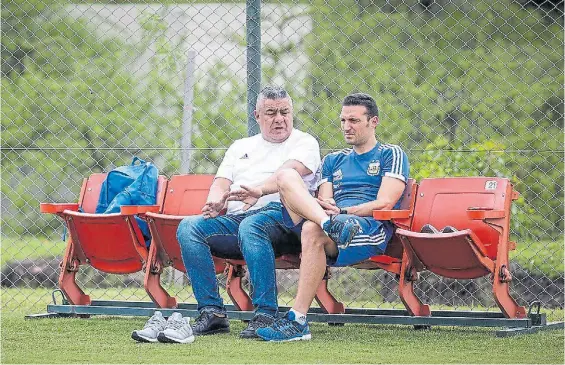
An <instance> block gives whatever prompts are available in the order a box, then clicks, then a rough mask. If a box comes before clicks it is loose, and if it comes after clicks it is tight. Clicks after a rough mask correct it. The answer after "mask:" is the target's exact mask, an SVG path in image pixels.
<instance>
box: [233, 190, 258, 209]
mask: <svg viewBox="0 0 565 365" xmlns="http://www.w3.org/2000/svg"><path fill="white" fill-rule="evenodd" d="M262 196H263V191H262V190H261V189H260V188H259V187H251V186H246V185H241V187H240V189H237V190H234V191H232V192H230V193H229V196H228V200H237V201H240V202H244V203H245V205H244V206H243V210H244V211H246V210H247V209H249V208H251V207H252V206H254V205H255V203H257V201H258V200H259V198H261V197H262Z"/></svg>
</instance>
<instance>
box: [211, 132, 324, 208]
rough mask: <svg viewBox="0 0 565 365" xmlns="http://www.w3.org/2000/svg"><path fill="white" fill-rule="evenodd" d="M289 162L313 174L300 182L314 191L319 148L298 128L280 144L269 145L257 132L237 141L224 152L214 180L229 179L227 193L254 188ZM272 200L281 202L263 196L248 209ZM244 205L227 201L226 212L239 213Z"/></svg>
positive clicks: (313, 139) (304, 177)
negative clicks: (216, 178) (244, 186)
mask: <svg viewBox="0 0 565 365" xmlns="http://www.w3.org/2000/svg"><path fill="white" fill-rule="evenodd" d="M288 160H296V161H299V162H301V163H302V164H304V166H306V167H307V168H308V169H309V170H310V171H312V174H309V175H307V176H303V177H302V179H303V180H304V182H305V183H306V186H307V187H308V189H309V190H310V191H314V189H315V188H316V183H317V181H316V177H317V175H316V172H317V171H318V168H319V167H320V146H319V145H318V141H316V139H315V138H314V137H312V136H311V135H309V134H308V133H304V132H302V131H299V130H298V129H293V130H292V132H291V133H290V136H289V137H288V138H287V139H286V141H284V142H282V143H272V142H268V141H266V140H264V139H263V136H262V135H261V134H260V133H259V134H257V135H255V136H253V137H248V138H242V139H238V140H237V141H235V142H234V143H233V144H232V145H231V146H230V148H229V149H228V150H227V152H226V154H225V156H224V159H223V161H222V163H221V164H220V167H219V168H218V171H217V172H216V177H223V178H226V179H228V180H230V181H231V182H232V184H231V186H230V191H231V190H235V189H238V188H239V187H240V185H248V186H249V185H250V186H256V185H258V184H259V183H261V182H263V181H265V180H266V179H267V178H269V177H270V176H271V175H272V174H273V173H274V172H275V171H276V170H277V169H278V168H279V167H281V166H282V165H283V164H284V163H285V162H286V161H288ZM273 201H277V202H278V201H280V196H279V193H275V194H270V195H265V196H262V197H261V198H260V199H259V200H258V201H257V203H256V204H255V205H254V206H252V207H251V208H250V210H253V209H259V208H261V207H264V206H265V205H267V204H268V203H270V202H273ZM243 206H244V203H242V202H239V201H230V202H228V213H230V214H238V213H242V212H243V211H242V208H243Z"/></svg>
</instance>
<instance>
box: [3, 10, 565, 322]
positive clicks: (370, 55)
mask: <svg viewBox="0 0 565 365" xmlns="http://www.w3.org/2000/svg"><path fill="white" fill-rule="evenodd" d="M245 32H246V6H245V4H244V3H228V2H216V3H210V4H209V3H204V2H200V1H199V2H197V3H196V4H176V3H173V2H168V3H167V4H165V5H148V4H144V3H139V4H132V3H131V2H127V3H126V2H122V1H118V0H116V1H111V2H108V3H100V2H92V3H80V4H68V3H61V2H57V1H39V0H27V1H25V0H11V1H10V0H8V1H5V2H3V6H2V50H1V51H2V91H1V95H2V112H1V116H2V142H1V164H2V197H1V209H2V210H1V213H2V221H1V223H2V246H1V247H2V248H1V254H2V255H1V262H2V306H6V305H9V304H12V305H13V304H16V305H17V306H20V307H24V308H25V307H26V306H31V305H33V304H36V303H37V302H42V303H48V302H49V301H50V300H51V297H50V295H48V294H47V293H48V291H45V290H44V291H38V290H36V289H34V288H55V287H56V285H57V276H58V271H59V262H60V260H61V257H62V255H63V252H64V248H65V242H63V241H62V240H61V234H62V231H63V224H62V222H61V221H60V220H58V219H57V218H54V217H51V216H48V215H40V214H39V203H40V202H68V201H70V202H72V201H76V199H77V197H78V194H79V190H80V185H81V181H82V179H83V178H84V177H86V176H88V175H89V174H91V173H93V172H103V171H109V170H110V169H112V168H113V167H115V166H120V165H125V164H128V163H129V162H130V161H131V158H132V156H133V155H135V156H139V157H141V158H144V159H146V160H150V161H153V162H154V163H155V165H156V166H157V167H158V168H159V169H160V173H162V174H165V175H167V176H169V177H170V176H171V175H173V174H179V173H186V172H192V173H214V172H215V171H216V169H217V167H218V165H219V163H220V161H221V159H222V157H223V155H224V153H225V151H226V149H227V147H228V146H229V145H230V144H231V143H232V141H233V140H235V139H237V138H241V137H244V136H245V135H246V134H247V109H246V102H247V101H246V95H247V94H246V92H247V90H246V47H245V46H246V38H245ZM261 45H262V47H261V67H262V74H261V78H262V80H261V81H262V82H261V83H262V85H265V84H277V85H282V86H284V87H286V89H287V90H288V91H289V93H290V94H291V96H292V98H293V100H294V107H295V115H294V118H295V126H296V127H297V128H299V129H302V130H304V131H308V132H310V133H311V134H312V135H314V136H315V137H316V138H317V139H318V140H319V142H320V146H321V147H322V154H323V155H325V154H327V153H328V152H331V151H333V150H336V149H339V148H343V147H345V144H344V142H343V138H342V135H341V133H340V131H339V119H338V117H339V112H340V106H339V105H340V102H341V100H342V99H343V97H344V96H345V95H347V94H348V93H350V92H354V91H363V92H368V93H369V94H371V95H373V96H374V97H375V98H376V100H377V103H378V105H379V108H380V113H381V118H380V119H381V123H380V125H379V127H378V129H377V133H378V139H379V140H382V141H385V142H387V143H395V144H399V145H400V146H402V148H403V149H404V150H405V151H406V152H407V154H408V156H409V158H410V162H411V176H412V177H415V178H416V179H418V180H420V179H422V178H425V177H442V176H473V175H482V176H504V177H509V178H510V179H511V180H512V182H513V183H514V184H515V186H516V188H517V190H518V191H520V192H521V197H520V199H519V200H518V201H517V202H515V204H514V206H513V212H512V213H513V216H512V237H511V238H512V239H513V240H515V241H517V243H518V244H517V249H516V250H515V251H513V252H512V253H511V261H512V264H511V265H512V270H513V274H514V280H513V283H512V285H511V288H512V291H513V295H514V296H515V297H516V298H517V300H518V302H519V303H520V304H521V305H528V303H530V302H532V301H533V300H540V301H541V303H542V306H543V307H544V308H547V309H548V310H549V311H554V310H555V309H557V308H561V309H562V308H563V301H564V300H563V296H564V290H563V276H564V269H563V260H562V259H563V248H564V247H563V181H564V174H563V162H564V160H563V157H564V151H563V61H564V57H563V1H561V0H553V1H543V0H537V1H528V0H520V1H515V0H501V1H483V0H477V1H473V2H469V1H464V0H435V1H429V0H420V1H397V0H387V1H385V0H383V1H379V0H355V1H353V0H351V1H342V0H328V1H321V0H316V1H313V2H306V1H298V0H296V1H295V2H293V1H281V2H279V1H277V2H268V3H264V4H262V5H261ZM277 275H278V284H279V294H280V295H279V304H280V305H288V304H290V303H291V302H292V299H293V296H294V294H295V291H296V285H297V278H298V273H297V271H296V270H279V271H278V272H277ZM219 279H220V280H222V278H221V277H220V278H219ZM142 280H143V278H142V274H141V273H138V274H133V275H128V276H125V275H106V274H103V273H100V272H97V271H96V270H93V269H89V268H88V267H85V266H82V267H81V271H80V273H79V277H78V281H79V283H80V285H81V286H82V287H84V288H85V290H86V292H87V293H90V294H91V296H92V297H93V298H104V299H116V300H148V297H147V295H146V294H145V292H144V290H143V285H142ZM163 281H164V284H165V286H166V289H167V290H168V291H169V292H170V293H171V294H172V295H175V296H177V298H178V299H179V300H180V301H184V302H193V301H194V298H193V296H192V291H191V290H190V287H189V286H188V285H186V284H187V279H186V278H185V277H184V276H183V275H182V274H180V273H178V272H175V271H173V270H171V269H167V270H166V271H165V273H164V275H163ZM396 287H397V281H396V279H395V277H394V276H393V275H390V274H389V273H386V272H384V271H382V270H377V271H365V270H356V269H350V268H342V269H333V270H332V279H331V280H330V290H331V291H332V292H333V293H334V294H335V295H336V297H337V298H338V299H339V300H341V301H343V302H344V304H345V305H346V306H354V307H368V308H375V307H383V306H386V307H396V308H403V306H402V304H401V303H400V302H399V299H398V296H397V294H396ZM38 293H40V294H38ZM417 294H418V295H420V296H421V297H422V299H423V300H425V301H426V302H428V303H430V304H432V305H434V306H435V307H437V308H442V307H450V308H451V307H455V308H460V307H464V308H469V307H470V308H477V307H479V308H485V307H486V308H491V309H494V308H495V307H496V306H495V304H494V302H493V300H492V299H491V286H489V279H488V278H484V279H478V280H469V281H458V282H455V281H451V280H445V279H441V278H439V277H437V276H435V275H433V274H429V273H425V274H423V275H422V277H421V280H420V281H419V284H418V286H417Z"/></svg>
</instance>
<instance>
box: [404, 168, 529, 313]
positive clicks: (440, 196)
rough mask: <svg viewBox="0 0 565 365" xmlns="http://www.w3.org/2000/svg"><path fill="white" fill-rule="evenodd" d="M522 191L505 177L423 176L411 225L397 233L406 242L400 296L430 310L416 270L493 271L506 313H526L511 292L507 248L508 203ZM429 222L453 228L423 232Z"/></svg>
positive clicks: (417, 309) (469, 274)
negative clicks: (417, 286) (418, 292)
mask: <svg viewBox="0 0 565 365" xmlns="http://www.w3.org/2000/svg"><path fill="white" fill-rule="evenodd" d="M517 197H518V193H517V192H516V191H514V190H513V187H512V184H511V183H510V181H509V180H508V179H505V178H490V177H461V178H438V179H424V180H423V181H422V182H421V183H420V186H419V188H418V198H417V201H416V207H415V210H414V218H413V221H412V225H411V227H410V230H408V229H399V230H397V232H396V234H397V235H398V236H399V237H400V239H401V242H402V245H403V247H404V257H403V260H402V272H401V275H400V283H399V290H400V297H401V299H402V301H403V302H404V304H405V305H406V308H407V309H408V311H409V312H410V313H411V314H412V315H416V316H429V315H430V310H429V307H428V306H427V305H424V304H422V303H421V301H420V300H419V299H418V298H417V297H416V296H415V294H414V289H413V283H414V281H415V280H416V279H417V277H418V274H417V273H418V272H420V271H422V270H429V271H431V272H434V273H436V274H437V275H440V276H443V277H447V278H453V279H474V278H479V277H482V276H486V275H489V274H490V275H492V277H493V293H494V298H495V301H496V303H497V304H498V306H499V308H500V309H501V310H502V312H503V314H504V315H505V317H506V318H524V317H526V311H525V308H524V307H521V306H519V305H518V304H517V303H516V301H515V300H514V299H513V298H512V297H511V296H510V293H509V287H508V286H509V282H510V281H511V280H512V276H511V274H510V271H509V264H508V252H509V250H511V249H514V248H515V243H513V242H509V241H508V238H509V233H510V228H509V224H510V209H511V204H512V200H514V199H517ZM425 224H431V225H433V226H434V227H436V228H438V229H442V228H443V227H445V226H452V227H455V228H456V229H458V231H457V232H454V233H420V230H421V229H422V227H423V226H424V225H425Z"/></svg>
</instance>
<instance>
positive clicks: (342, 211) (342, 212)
mask: <svg viewBox="0 0 565 365" xmlns="http://www.w3.org/2000/svg"><path fill="white" fill-rule="evenodd" d="M339 214H348V213H347V209H341V208H340V209H339Z"/></svg>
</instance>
